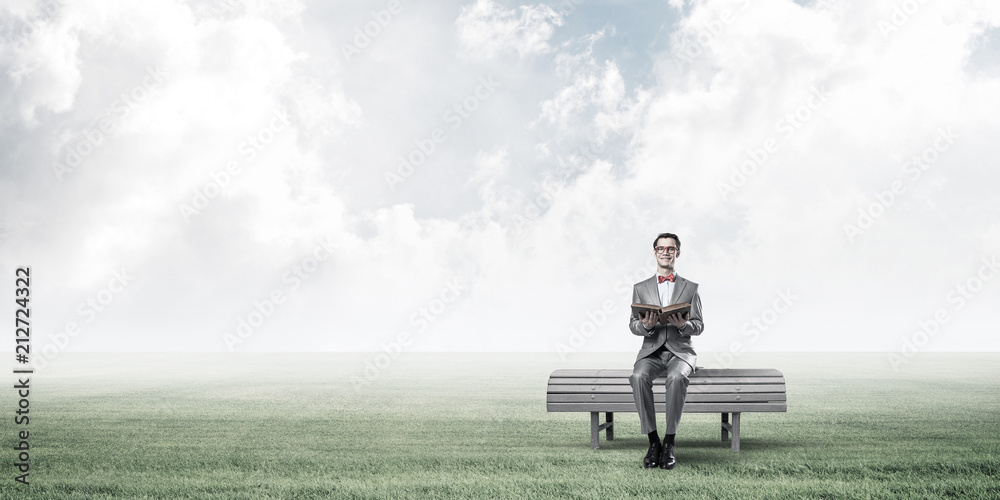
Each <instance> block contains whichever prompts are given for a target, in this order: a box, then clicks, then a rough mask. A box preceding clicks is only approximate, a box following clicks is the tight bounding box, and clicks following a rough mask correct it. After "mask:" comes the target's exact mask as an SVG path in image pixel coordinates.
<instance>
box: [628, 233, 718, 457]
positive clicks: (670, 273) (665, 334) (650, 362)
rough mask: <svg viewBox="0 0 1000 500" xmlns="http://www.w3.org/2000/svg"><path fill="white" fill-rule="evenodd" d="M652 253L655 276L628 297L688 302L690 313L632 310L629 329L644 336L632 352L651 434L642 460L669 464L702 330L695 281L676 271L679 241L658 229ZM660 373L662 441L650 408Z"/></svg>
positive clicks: (635, 389)
mask: <svg viewBox="0 0 1000 500" xmlns="http://www.w3.org/2000/svg"><path fill="white" fill-rule="evenodd" d="M653 254H654V256H655V257H656V275H654V276H652V277H651V278H649V279H648V280H645V281H641V282H639V283H636V284H635V286H634V287H633V288H632V302H634V303H640V304H653V305H660V306H665V305H670V304H675V303H678V302H690V303H691V313H690V314H689V315H687V316H686V317H684V316H682V315H681V314H673V315H671V316H669V317H668V318H667V324H665V325H664V324H661V323H658V319H659V318H658V316H659V315H658V314H654V313H652V312H647V313H646V314H644V315H643V316H641V317H639V316H636V315H634V314H633V315H632V318H631V321H630V322H629V325H628V326H629V329H630V330H632V333H633V334H635V335H639V336H640V337H643V339H642V348H641V349H639V355H638V356H636V360H635V366H634V367H633V369H632V375H631V376H630V377H629V378H628V380H629V383H631V384H632V395H633V397H634V398H635V406H636V409H638V411H639V422H640V424H641V430H642V433H643V434H646V435H648V436H649V451H648V452H646V457H645V458H644V459H643V460H642V465H643V466H644V467H646V468H653V467H657V466H659V467H660V468H661V469H673V468H674V466H675V465H676V464H677V459H676V458H675V457H674V435H675V434H676V433H677V424H679V423H680V421H681V412H682V411H684V398H686V397H687V387H688V376H689V375H691V373H693V372H694V367H695V360H696V354H695V352H694V349H692V348H691V337H692V336H694V335H700V334H701V332H702V330H704V329H705V324H704V322H703V321H702V319H701V297H699V296H698V284H697V283H694V282H692V281H688V280H686V279H684V278H682V277H680V276H677V275H676V274H675V273H674V263H675V261H676V260H677V258H678V257H680V255H681V240H680V238H678V237H677V235H676V234H673V233H662V234H660V235H658V236H657V237H656V239H655V240H653ZM661 376H664V377H665V378H666V382H667V401H666V402H667V427H666V429H665V431H666V436H665V437H664V439H663V444H660V436H659V434H657V432H656V410H655V409H654V407H653V380H655V379H656V378H658V377H661Z"/></svg>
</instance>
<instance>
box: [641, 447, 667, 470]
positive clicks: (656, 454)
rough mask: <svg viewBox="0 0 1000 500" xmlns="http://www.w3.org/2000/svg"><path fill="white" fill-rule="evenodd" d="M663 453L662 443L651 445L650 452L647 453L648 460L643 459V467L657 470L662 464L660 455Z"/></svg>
mask: <svg viewBox="0 0 1000 500" xmlns="http://www.w3.org/2000/svg"><path fill="white" fill-rule="evenodd" d="M662 452H663V446H662V445H660V443H649V451H647V452H646V458H643V459H642V466H643V467H645V468H647V469H655V468H656V466H657V465H659V463H660V453H662Z"/></svg>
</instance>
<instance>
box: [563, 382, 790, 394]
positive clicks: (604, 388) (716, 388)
mask: <svg viewBox="0 0 1000 500" xmlns="http://www.w3.org/2000/svg"><path fill="white" fill-rule="evenodd" d="M546 392H547V393H549V394H574V393H575V394H602V393H603V394H616V393H627V394H631V393H632V387H631V386H628V385H579V384H574V385H550V386H548V390H547V391H546ZM713 392H721V393H746V392H785V384H750V385H728V384H720V385H712V384H707V385H694V384H691V385H689V386H688V394H692V393H694V394H698V393H713Z"/></svg>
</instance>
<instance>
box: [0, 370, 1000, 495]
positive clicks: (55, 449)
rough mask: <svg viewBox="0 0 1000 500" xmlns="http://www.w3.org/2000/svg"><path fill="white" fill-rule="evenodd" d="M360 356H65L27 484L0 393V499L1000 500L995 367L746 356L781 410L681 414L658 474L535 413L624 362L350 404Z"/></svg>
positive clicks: (383, 379)
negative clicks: (676, 498) (667, 467)
mask: <svg viewBox="0 0 1000 500" xmlns="http://www.w3.org/2000/svg"><path fill="white" fill-rule="evenodd" d="M371 356H372V355H370V354H274V355H263V354H237V355H225V354H161V355H151V354H141V355H127V354H118V355H96V354H62V355H60V358H58V359H57V360H56V361H55V362H54V363H53V364H52V365H51V366H49V367H47V368H46V369H45V370H44V371H43V372H41V373H38V374H36V375H35V376H34V377H33V378H32V382H31V400H30V401H31V406H30V411H31V414H30V415H31V424H30V426H29V429H30V432H31V465H32V468H31V475H30V481H31V485H30V487H24V486H22V485H19V484H17V483H15V482H14V480H13V476H14V475H15V472H14V468H13V466H12V465H11V464H12V462H13V458H14V456H15V455H14V453H15V452H14V451H13V450H12V447H13V445H14V442H15V441H14V433H15V426H14V425H13V419H12V418H10V417H12V416H13V412H14V410H15V408H16V405H17V401H16V399H15V397H14V390H13V389H11V388H10V387H11V385H7V387H8V389H6V390H3V391H0V405H2V408H0V411H3V412H4V413H6V414H7V415H8V417H7V418H4V419H3V424H2V425H0V438H2V442H3V448H4V450H6V451H3V452H0V453H2V454H3V455H4V456H3V457H2V462H3V463H4V464H6V465H5V466H4V471H5V473H6V474H5V475H6V477H4V478H3V481H2V482H0V498H198V499H205V498H220V499H221V498H227V499H228V498H517V499H530V498H594V499H598V498H600V499H605V498H630V497H646V498H654V497H655V498H664V497H668V496H673V495H675V494H680V495H683V498H687V499H690V498H802V497H807V498H808V497H811V498H870V497H874V498H888V497H903V498H942V497H953V498H968V497H980V498H1000V355H998V354H921V355H918V356H917V357H916V358H914V359H913V360H911V361H910V362H908V363H906V364H905V365H903V366H902V367H900V370H899V371H898V372H896V371H894V370H892V368H891V367H890V366H889V363H888V361H887V358H886V356H885V355H884V354H746V355H744V356H742V357H740V358H739V359H738V360H737V362H736V363H735V364H734V365H733V366H734V367H768V368H778V369H780V370H782V371H783V372H784V374H785V377H786V381H787V388H788V399H789V401H788V412H787V413H771V414H760V413H748V414H744V416H743V426H742V435H743V439H742V451H741V452H739V453H733V452H731V451H730V450H729V446H728V444H726V443H721V442H720V441H719V427H718V419H719V416H718V415H715V414H687V415H685V416H684V419H683V421H682V422H681V428H680V430H679V433H678V436H677V456H678V462H679V464H678V466H677V468H676V469H675V470H673V471H662V470H658V469H653V470H644V469H642V467H641V464H640V462H641V459H642V456H643V455H644V453H645V451H646V439H645V436H642V435H640V434H639V421H638V417H637V416H636V414H634V413H626V414H617V415H616V416H615V417H616V418H615V421H616V437H617V439H615V440H614V441H612V442H604V440H603V437H602V445H601V449H599V450H596V451H595V450H591V449H590V447H589V416H588V415H586V414H575V413H574V414H567V413H546V411H545V385H546V380H547V377H548V375H549V373H550V372H551V371H552V370H554V369H556V368H573V367H580V368H584V367H585V368H596V367H605V368H629V367H631V362H632V359H633V355H632V354H630V353H624V354H606V355H577V356H576V357H573V358H570V359H568V360H567V361H560V360H559V358H558V357H556V356H554V355H550V354H417V353H409V354H404V355H402V356H400V357H399V358H398V359H397V360H395V361H394V362H393V363H392V364H391V366H389V367H388V368H387V369H385V370H384V371H383V372H382V373H380V374H379V376H378V377H377V378H376V379H374V380H373V381H372V382H371V383H370V384H369V385H367V386H365V388H364V389H363V390H361V391H356V390H355V389H354V388H353V385H352V384H351V382H350V377H351V376H360V375H361V374H362V371H363V368H364V363H365V361H366V359H371ZM710 358H711V357H710V356H704V355H703V356H702V358H701V360H704V361H703V362H700V363H699V364H702V365H705V366H713V363H712V362H711V360H710ZM7 373H8V374H10V370H9V369H8V371H7ZM8 377H10V378H9V380H13V375H8ZM662 422H663V417H662V415H661V416H660V423H661V426H662Z"/></svg>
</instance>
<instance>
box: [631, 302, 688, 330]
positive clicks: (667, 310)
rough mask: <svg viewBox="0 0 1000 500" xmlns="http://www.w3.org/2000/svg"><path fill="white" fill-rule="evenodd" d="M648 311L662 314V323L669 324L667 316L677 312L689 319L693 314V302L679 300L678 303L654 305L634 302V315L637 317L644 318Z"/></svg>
mask: <svg viewBox="0 0 1000 500" xmlns="http://www.w3.org/2000/svg"><path fill="white" fill-rule="evenodd" d="M648 311H652V312H654V313H657V314H659V315H660V324H663V325H665V324H667V317H668V316H672V315H674V314H677V313H681V315H683V316H684V319H688V318H690V316H691V303H690V302H678V303H676V304H670V305H669V306H663V307H660V306H654V305H651V304H632V315H633V316H635V317H636V318H642V317H643V315H645V314H646V313H647V312H648Z"/></svg>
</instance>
